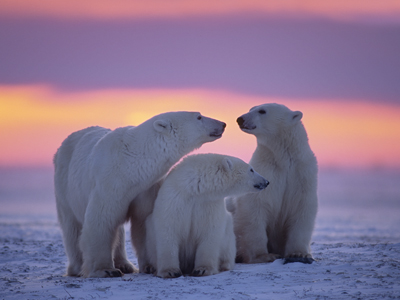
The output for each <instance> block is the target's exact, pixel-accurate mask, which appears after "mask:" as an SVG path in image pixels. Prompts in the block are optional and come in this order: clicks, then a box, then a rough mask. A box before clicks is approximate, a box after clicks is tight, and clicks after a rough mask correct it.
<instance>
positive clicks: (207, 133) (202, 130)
mask: <svg viewBox="0 0 400 300" xmlns="http://www.w3.org/2000/svg"><path fill="white" fill-rule="evenodd" d="M152 122H153V127H154V129H155V131H156V132H158V133H160V134H161V135H162V136H163V137H164V138H165V139H166V140H174V141H175V142H176V143H177V144H178V145H179V147H181V148H182V149H183V148H190V150H189V151H187V152H190V151H192V150H194V149H197V148H199V147H200V146H201V145H202V144H204V143H208V142H212V141H215V140H216V139H219V138H220V137H221V136H222V133H223V132H224V130H225V127H226V124H225V123H224V122H221V121H218V120H215V119H211V118H208V117H205V116H202V115H201V114H200V113H198V112H186V111H178V112H168V113H163V114H160V115H157V116H155V117H153V119H152Z"/></svg>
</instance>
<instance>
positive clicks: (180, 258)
mask: <svg viewBox="0 0 400 300" xmlns="http://www.w3.org/2000/svg"><path fill="white" fill-rule="evenodd" d="M267 185H268V181H266V180H265V179H264V177H262V176H261V175H259V174H258V173H257V172H255V171H254V170H253V168H252V167H251V166H250V165H248V164H246V163H245V162H244V161H242V160H240V159H238V158H235V157H230V156H224V155H219V154H198V155H192V156H188V157H186V158H185V159H184V160H183V161H182V162H181V163H180V164H179V165H177V166H176V167H175V168H174V169H173V170H172V171H171V172H170V173H169V174H168V176H167V177H166V179H165V181H164V183H163V185H162V186H161V188H160V190H159V193H158V196H157V199H156V201H155V204H154V210H153V213H152V214H151V215H150V216H149V218H148V219H147V220H146V226H147V230H148V231H147V233H148V234H147V249H148V250H147V251H148V254H149V262H150V264H151V266H152V267H153V268H155V269H156V275H157V276H159V277H163V278H169V277H179V276H181V275H182V274H191V275H194V276H205V275H212V274H217V273H218V272H221V271H227V270H230V269H232V268H233V266H234V262H235V255H236V247H235V235H234V232H233V221H232V216H231V214H230V213H228V212H227V210H226V208H225V202H224V197H226V196H233V195H241V194H245V193H250V192H257V191H260V190H263V189H265V188H266V187H267Z"/></svg>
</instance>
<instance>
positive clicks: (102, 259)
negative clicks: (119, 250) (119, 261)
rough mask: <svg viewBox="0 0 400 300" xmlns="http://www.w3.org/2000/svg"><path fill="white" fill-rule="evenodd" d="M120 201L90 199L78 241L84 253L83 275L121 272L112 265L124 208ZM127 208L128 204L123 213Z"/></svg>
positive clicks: (109, 274) (98, 275)
mask: <svg viewBox="0 0 400 300" xmlns="http://www.w3.org/2000/svg"><path fill="white" fill-rule="evenodd" d="M92 200H93V199H92ZM97 200H99V199H97ZM119 204H120V203H118V205H116V204H115V203H110V202H107V201H103V202H100V201H97V202H94V201H89V204H88V207H87V209H86V214H85V221H84V223H83V227H82V234H81V237H80V241H79V246H80V248H81V251H82V256H83V265H82V275H83V276H84V277H100V278H101V277H121V276H122V275H123V273H122V272H121V270H120V269H117V268H116V267H115V266H114V261H113V256H112V254H113V253H112V248H113V245H115V243H116V239H117V234H118V228H119V226H120V225H121V224H122V223H123V220H124V209H125V208H124V207H123V206H122V205H119ZM99 207H101V209H99ZM126 210H127V207H126V209H125V215H126Z"/></svg>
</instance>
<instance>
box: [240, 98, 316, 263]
mask: <svg viewBox="0 0 400 300" xmlns="http://www.w3.org/2000/svg"><path fill="white" fill-rule="evenodd" d="M302 116H303V114H302V113H301V112H300V111H291V110H290V109H288V108H287V107H286V106H283V105H279V104H264V105H260V106H256V107H253V108H252V109H250V112H248V113H246V114H244V115H242V116H241V117H239V118H238V119H237V122H238V124H239V127H240V128H241V129H242V130H243V131H244V132H246V133H249V134H253V135H255V136H256V138H257V148H256V150H255V152H254V154H253V156H252V158H251V160H250V165H252V166H253V167H254V169H255V170H256V171H257V172H258V173H260V174H261V175H262V176H264V177H266V178H268V180H270V182H271V185H270V187H269V188H268V189H266V190H264V191H262V192H261V193H259V194H250V195H246V196H243V197H240V198H238V199H236V203H235V205H236V209H235V213H234V226H235V234H236V239H237V261H238V262H245V263H257V262H269V261H273V260H274V259H276V258H278V257H284V258H285V262H294V261H300V262H303V263H311V262H312V261H313V259H312V256H311V253H310V241H311V235H312V232H313V229H314V223H315V218H316V214H317V208H318V200H317V160H316V158H315V156H314V154H313V152H312V151H311V148H310V146H309V144H308V137H307V133H306V130H305V128H304V126H303V124H302V122H301V118H302Z"/></svg>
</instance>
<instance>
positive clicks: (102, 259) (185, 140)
mask: <svg viewBox="0 0 400 300" xmlns="http://www.w3.org/2000/svg"><path fill="white" fill-rule="evenodd" d="M225 126H226V124H225V123H223V122H220V121H217V120H214V119H210V118H207V117H203V116H201V114H200V113H197V112H169V113H164V114H160V115H157V116H155V117H153V118H151V119H149V120H147V121H146V122H144V123H142V124H141V125H139V126H137V127H133V126H128V127H122V128H117V129H115V130H113V131H112V130H110V129H105V128H102V127H89V128H86V129H83V130H81V131H77V132H74V133H72V134H71V135H70V136H69V137H68V138H67V139H66V140H65V141H64V142H63V143H62V145H61V147H60V148H59V149H58V151H57V153H56V155H55V157H54V165H55V175H54V185H55V194H56V205H57V213H58V219H59V222H60V225H61V229H62V232H63V239H64V245H65V250H66V253H67V256H68V260H69V266H68V269H67V275H70V276H79V275H83V276H85V277H117V276H122V272H125V273H129V272H133V271H134V267H133V265H132V264H131V263H130V262H129V261H128V260H127V258H126V252H125V242H124V238H125V233H124V229H123V226H122V224H123V223H124V222H125V221H126V220H127V217H128V216H127V214H128V208H129V206H130V204H131V203H132V205H134V201H135V200H134V199H135V197H136V196H137V195H139V194H140V193H142V192H143V191H145V190H146V189H148V188H149V187H151V186H152V185H153V184H155V183H156V182H157V181H158V180H160V178H161V177H162V176H164V175H165V174H166V172H167V171H168V170H169V169H170V168H171V166H173V165H174V164H175V163H176V162H177V161H178V160H179V159H181V158H182V156H184V155H186V154H188V153H189V152H191V151H192V150H194V149H196V148H198V147H200V146H201V145H202V144H203V143H207V142H211V141H214V140H216V139H218V138H220V137H221V136H222V133H223V131H224V128H225ZM121 271H122V272H121Z"/></svg>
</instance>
